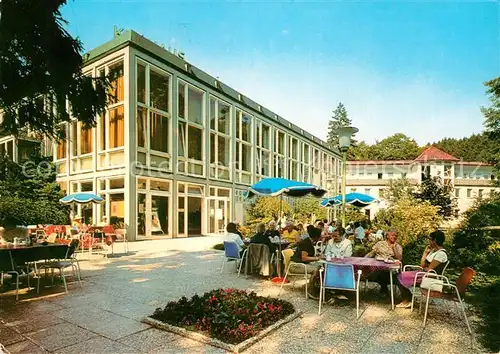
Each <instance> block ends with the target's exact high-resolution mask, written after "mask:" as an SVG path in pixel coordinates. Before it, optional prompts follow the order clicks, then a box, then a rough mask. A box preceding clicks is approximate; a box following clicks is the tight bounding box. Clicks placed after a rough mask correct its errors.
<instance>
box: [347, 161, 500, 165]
mask: <svg viewBox="0 0 500 354" xmlns="http://www.w3.org/2000/svg"><path fill="white" fill-rule="evenodd" d="M440 161H441V162H450V161H449V160H429V161H417V160H352V161H347V164H348V165H352V166H356V165H371V166H376V165H413V164H415V165H417V164H425V162H440ZM451 163H453V164H454V165H464V166H493V165H492V164H489V163H486V162H476V161H451Z"/></svg>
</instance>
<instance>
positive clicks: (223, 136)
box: [207, 95, 234, 181]
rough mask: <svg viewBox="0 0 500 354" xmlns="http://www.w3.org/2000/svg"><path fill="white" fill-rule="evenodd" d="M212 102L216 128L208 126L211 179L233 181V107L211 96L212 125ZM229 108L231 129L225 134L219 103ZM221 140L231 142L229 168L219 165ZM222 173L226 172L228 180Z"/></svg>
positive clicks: (209, 116) (210, 117) (210, 113)
mask: <svg viewBox="0 0 500 354" xmlns="http://www.w3.org/2000/svg"><path fill="white" fill-rule="evenodd" d="M212 101H213V102H214V112H213V113H214V114H215V115H214V127H213V128H212V126H211V124H208V128H207V129H208V130H209V136H208V139H209V146H210V148H209V151H208V161H209V173H208V175H209V177H210V178H215V179H218V180H221V181H231V180H232V156H233V151H232V150H233V139H232V134H231V132H232V128H233V124H232V122H233V121H234V119H233V106H232V105H231V104H230V103H228V102H226V101H224V100H221V99H220V98H218V97H217V96H214V95H209V113H208V118H209V121H210V123H211V119H212ZM221 102H222V104H223V105H225V106H227V107H229V127H228V131H227V132H226V133H223V132H221V131H220V130H219V103H221ZM212 135H213V136H214V137H215V143H214V144H215V145H214V146H215V148H214V155H215V156H214V162H212V145H211V144H212ZM219 139H228V140H229V157H228V162H227V164H228V166H224V165H221V164H219ZM212 169H213V171H214V174H213V175H212ZM221 171H226V173H227V175H228V178H221V177H220V175H221V174H222V173H221Z"/></svg>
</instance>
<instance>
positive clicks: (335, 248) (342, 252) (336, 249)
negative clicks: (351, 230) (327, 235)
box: [325, 226, 352, 258]
mask: <svg viewBox="0 0 500 354" xmlns="http://www.w3.org/2000/svg"><path fill="white" fill-rule="evenodd" d="M344 232H345V230H344V228H343V227H342V226H339V227H338V228H336V229H335V230H333V232H332V239H331V240H330V241H328V245H327V246H326V250H325V256H326V257H330V258H341V257H351V256H352V243H351V241H349V240H348V239H342V235H344Z"/></svg>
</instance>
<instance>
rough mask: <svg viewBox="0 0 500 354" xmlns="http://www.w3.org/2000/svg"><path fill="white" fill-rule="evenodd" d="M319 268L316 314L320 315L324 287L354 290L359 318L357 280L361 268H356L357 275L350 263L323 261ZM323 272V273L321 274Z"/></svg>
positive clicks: (359, 276)
mask: <svg viewBox="0 0 500 354" xmlns="http://www.w3.org/2000/svg"><path fill="white" fill-rule="evenodd" d="M324 267H325V269H324V270H323V267H321V268H320V270H319V279H320V291H319V309H318V315H321V305H322V302H323V301H324V300H325V291H326V289H334V290H347V291H355V292H356V318H359V280H360V278H361V273H362V272H361V270H358V273H357V277H356V275H355V273H354V267H353V265H352V264H337V263H325V266H324ZM323 272H324V275H323Z"/></svg>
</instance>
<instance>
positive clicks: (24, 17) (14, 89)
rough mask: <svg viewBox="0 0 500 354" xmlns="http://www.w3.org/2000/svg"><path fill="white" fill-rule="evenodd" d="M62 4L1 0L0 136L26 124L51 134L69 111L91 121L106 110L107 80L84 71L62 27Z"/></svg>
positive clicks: (59, 0)
mask: <svg viewBox="0 0 500 354" xmlns="http://www.w3.org/2000/svg"><path fill="white" fill-rule="evenodd" d="M64 4H66V1H65V0H2V1H0V14H1V17H0V111H2V112H3V115H2V120H3V121H2V122H1V123H0V134H2V135H3V134H18V133H19V131H20V130H21V129H23V128H25V127H29V128H30V129H31V130H32V131H38V132H42V133H45V134H49V135H53V134H54V131H55V127H56V126H57V124H58V123H60V122H64V121H69V119H70V114H71V116H73V117H76V118H77V119H79V120H80V121H82V122H83V123H84V124H86V125H93V124H95V117H97V116H98V115H99V114H101V113H103V112H104V110H105V107H106V104H107V99H108V94H107V87H108V85H109V81H108V80H106V79H105V78H102V79H101V78H91V77H89V76H85V75H83V74H82V65H83V58H82V55H81V52H82V44H81V42H80V41H79V40H78V39H75V38H73V37H72V36H71V35H70V34H69V33H68V32H67V31H66V29H65V28H64V26H65V25H66V22H65V21H64V19H63V18H62V16H61V13H60V11H59V9H60V7H61V6H63V5H64ZM67 101H69V107H70V109H69V110H68V109H67Z"/></svg>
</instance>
